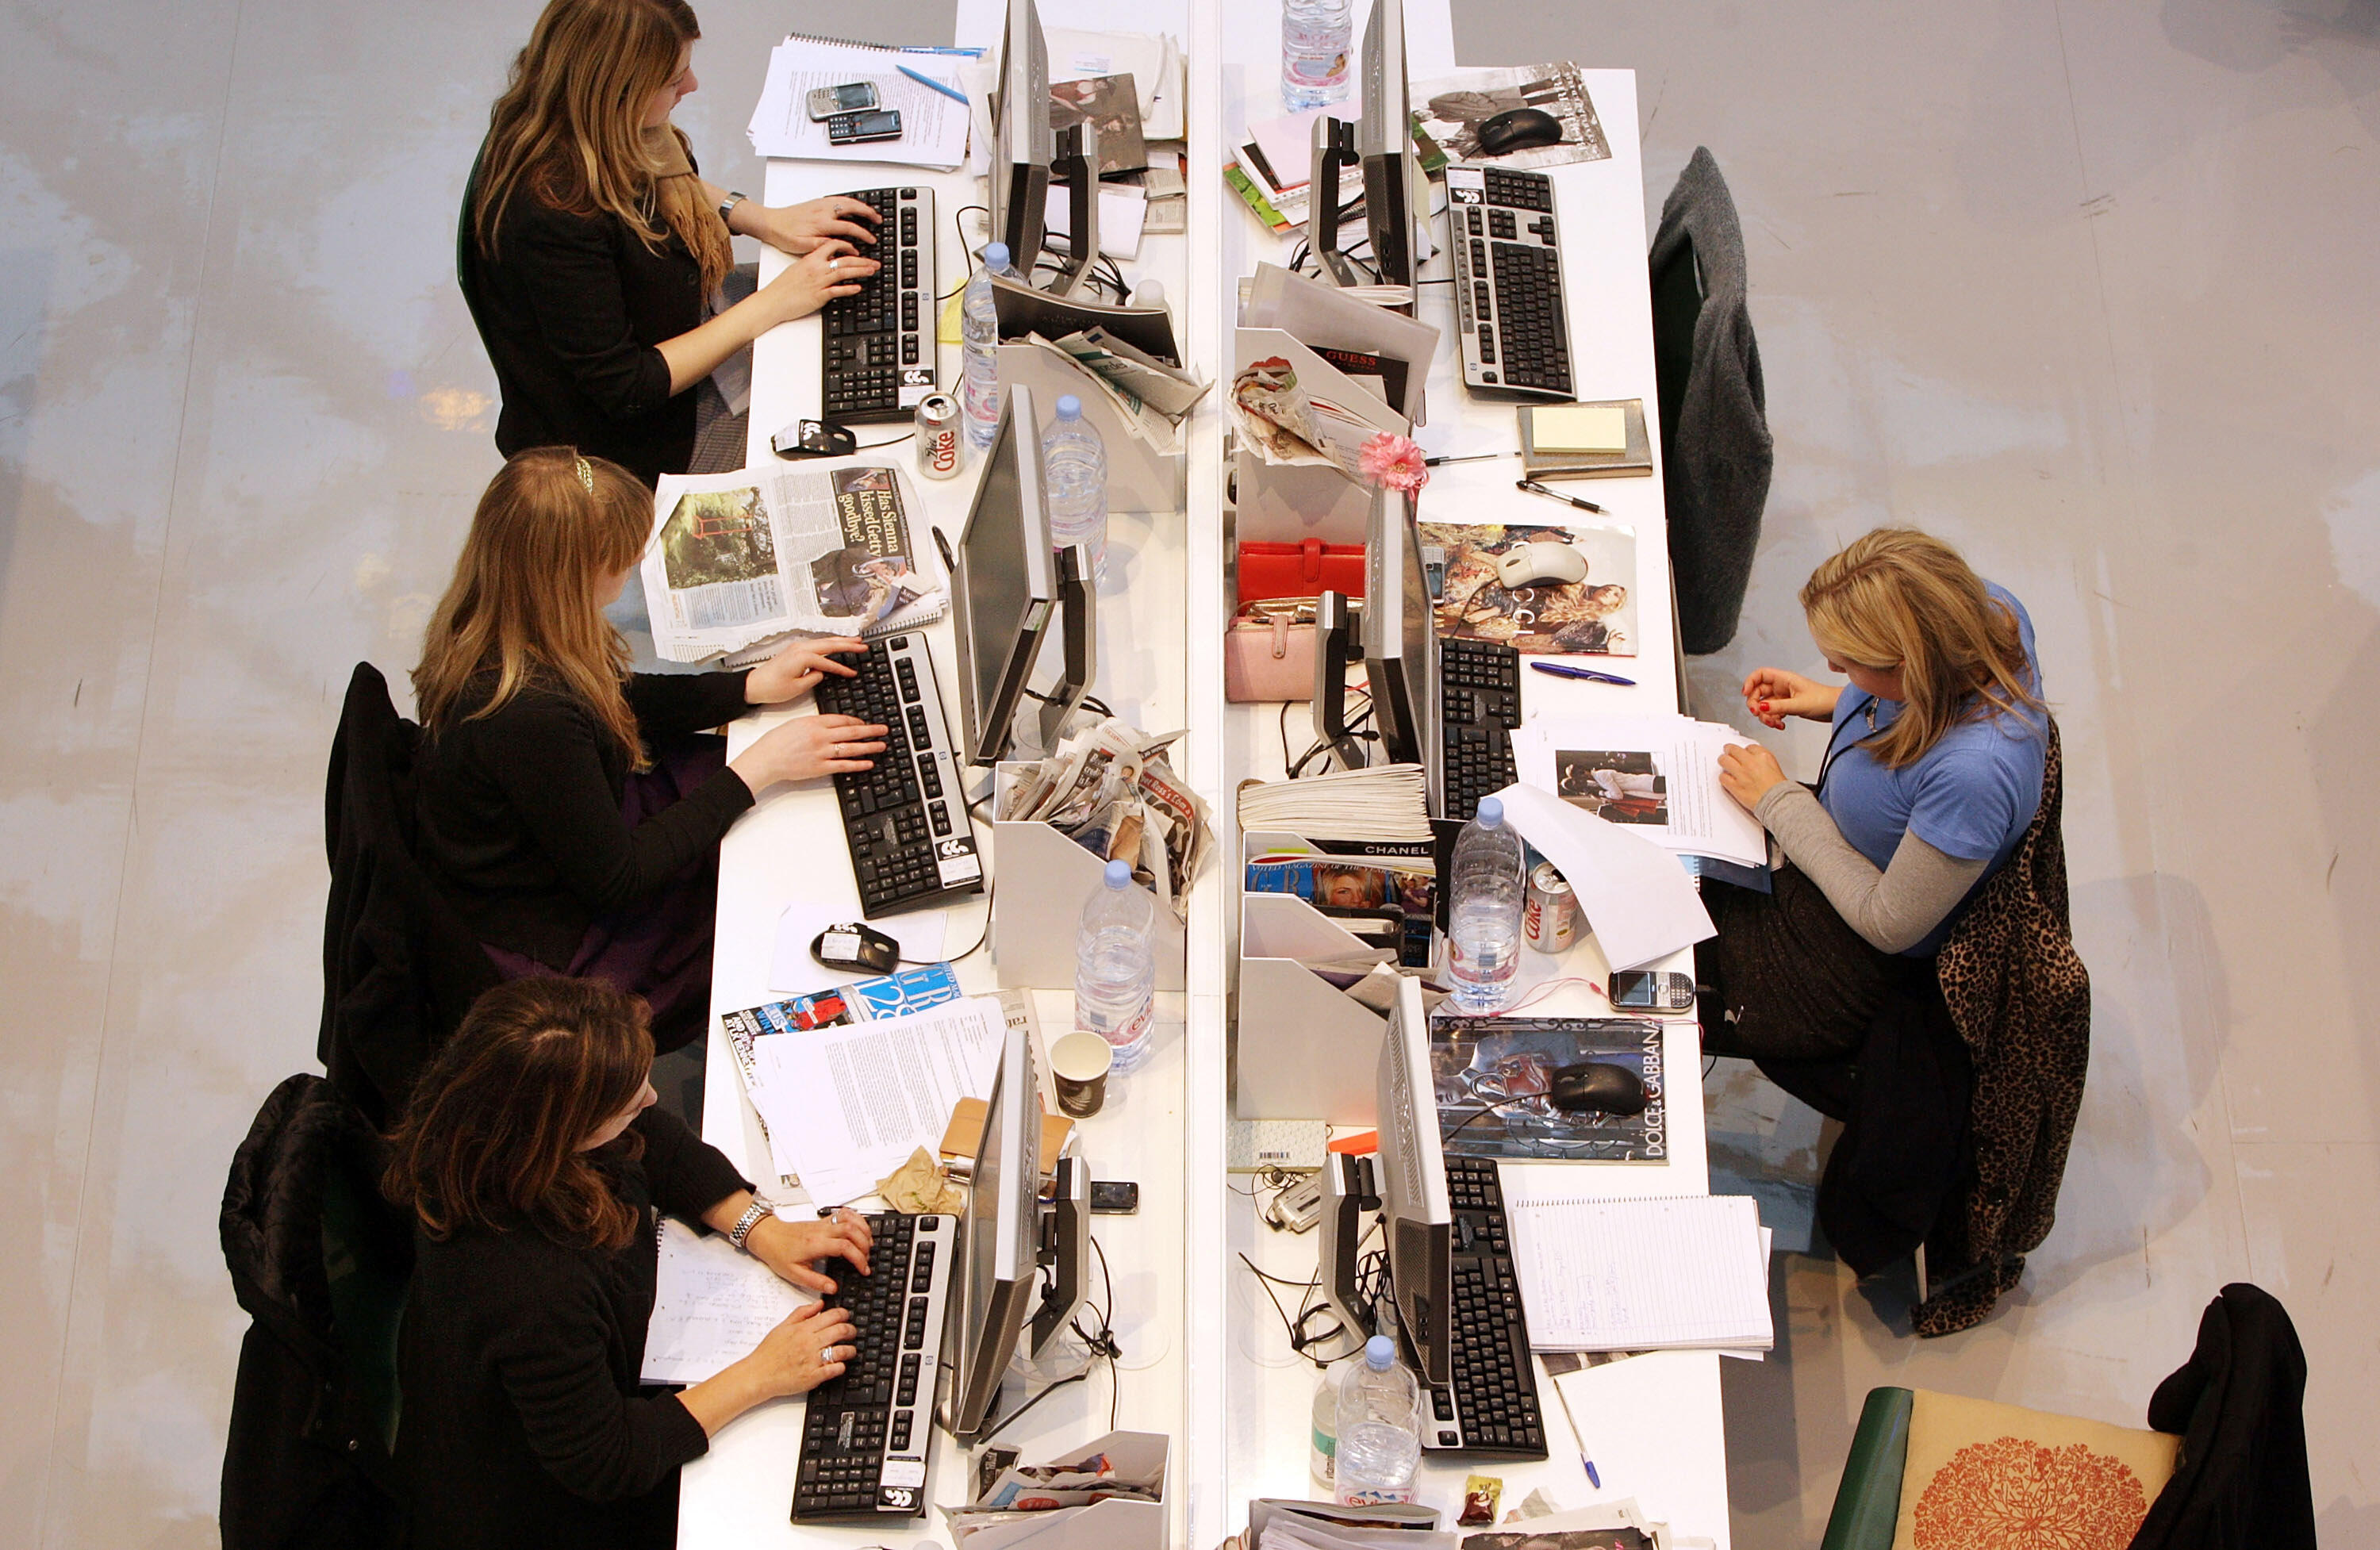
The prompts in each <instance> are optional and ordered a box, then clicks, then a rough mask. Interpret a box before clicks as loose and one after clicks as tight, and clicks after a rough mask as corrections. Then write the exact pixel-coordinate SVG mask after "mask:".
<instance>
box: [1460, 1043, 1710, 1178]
mask: <svg viewBox="0 0 2380 1550" xmlns="http://www.w3.org/2000/svg"><path fill="white" fill-rule="evenodd" d="M1665 1036H1666V1035H1664V1033H1663V1031H1662V1026H1661V1024H1660V1023H1658V1022H1656V1021H1654V1020H1652V1019H1651V1018H1642V1017H1510V1016H1506V1017H1439V1018H1434V1019H1432V1020H1431V1022H1430V1025H1429V1069H1430V1075H1431V1077H1432V1079H1433V1083H1434V1085H1435V1086H1436V1088H1437V1092H1438V1120H1439V1133H1440V1134H1441V1135H1442V1136H1443V1137H1445V1144H1446V1155H1447V1156H1451V1157H1519V1158H1532V1159H1537V1160H1542V1161H1564V1162H1663V1161H1666V1160H1668V1158H1669V1156H1670V1138H1669V1124H1668V1121H1667V1120H1666V1119H1665V1118H1664V1112H1665V1106H1664V1104H1663V1102H1662V1097H1663V1087H1664V1084H1663V1083H1662V1080H1661V1050H1662V1040H1663V1038H1664V1037H1665ZM1582 1060H1595V1061H1601V1062H1604V1063H1607V1064H1610V1065H1615V1066H1625V1067H1626V1068H1627V1069H1628V1070H1630V1071H1632V1072H1635V1073H1636V1074H1637V1075H1638V1076H1639V1077H1641V1078H1643V1080H1644V1083H1645V1092H1646V1094H1647V1095H1649V1096H1650V1099H1651V1101H1650V1102H1648V1103H1646V1104H1645V1112H1643V1113H1642V1114H1634V1115H1621V1114H1564V1113H1562V1112H1561V1111H1560V1109H1557V1108H1554V1107H1553V1105H1552V1104H1551V1103H1549V1102H1548V1101H1547V1099H1546V1097H1545V1094H1546V1091H1547V1089H1548V1087H1549V1086H1550V1085H1551V1083H1552V1079H1553V1072H1554V1069H1555V1068H1556V1067H1558V1066H1567V1065H1574V1064H1576V1063H1578V1062H1579V1061H1582ZM1507 1099H1520V1100H1521V1101H1519V1102H1514V1103H1511V1104H1509V1105H1508V1106H1507V1107H1505V1108H1489V1111H1488V1113H1486V1114H1484V1115H1482V1114H1481V1113H1480V1110H1481V1109H1483V1108H1488V1106H1490V1105H1493V1104H1498V1103H1503V1102H1505V1101H1506V1100H1507Z"/></svg>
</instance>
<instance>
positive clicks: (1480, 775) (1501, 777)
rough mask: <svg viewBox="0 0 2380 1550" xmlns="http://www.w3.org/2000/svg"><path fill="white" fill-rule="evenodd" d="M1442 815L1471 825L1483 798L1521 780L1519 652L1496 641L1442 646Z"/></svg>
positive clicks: (1452, 642) (1446, 642)
mask: <svg viewBox="0 0 2380 1550" xmlns="http://www.w3.org/2000/svg"><path fill="white" fill-rule="evenodd" d="M1438 694H1439V717H1438V728H1439V743H1440V745H1441V753H1442V756H1443V757H1442V761H1441V763H1440V765H1439V770H1440V774H1439V802H1440V807H1441V810H1440V812H1439V817H1444V818H1451V819H1454V820H1456V821H1457V822H1466V823H1467V822H1469V821H1470V819H1471V816H1472V815H1473V814H1474V813H1475V812H1477V811H1478V810H1479V799H1480V798H1481V797H1483V796H1493V795H1495V794H1496V793H1498V792H1500V791H1502V790H1503V789H1504V788H1505V787H1506V786H1509V785H1511V784H1512V782H1513V781H1517V780H1519V779H1520V778H1521V777H1520V773H1519V771H1518V769H1516V768H1515V767H1514V765H1513V763H1512V740H1511V736H1510V734H1511V733H1512V729H1513V728H1515V727H1517V726H1519V725H1520V724H1521V654H1520V653H1519V652H1518V651H1516V650H1514V649H1513V648H1511V647H1509V646H1505V645H1502V644H1501V643H1500V642H1497V641H1492V640H1463V639H1454V638H1450V639H1447V640H1442V641H1440V642H1439V646H1438Z"/></svg>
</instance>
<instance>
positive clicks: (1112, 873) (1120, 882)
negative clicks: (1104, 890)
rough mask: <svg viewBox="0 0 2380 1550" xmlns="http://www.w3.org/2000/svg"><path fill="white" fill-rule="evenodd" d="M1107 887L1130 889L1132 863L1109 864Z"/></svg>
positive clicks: (1114, 862) (1115, 862)
mask: <svg viewBox="0 0 2380 1550" xmlns="http://www.w3.org/2000/svg"><path fill="white" fill-rule="evenodd" d="M1107 885H1108V886H1109V887H1110V888H1130V887H1131V886H1132V863H1131V862H1129V861H1111V862H1109V863H1108V871H1107Z"/></svg>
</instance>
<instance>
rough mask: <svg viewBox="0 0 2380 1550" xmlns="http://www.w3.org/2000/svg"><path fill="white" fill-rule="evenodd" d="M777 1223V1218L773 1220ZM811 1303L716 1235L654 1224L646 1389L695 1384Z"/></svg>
mask: <svg viewBox="0 0 2380 1550" xmlns="http://www.w3.org/2000/svg"><path fill="white" fill-rule="evenodd" d="M780 1215H783V1213H780ZM813 1301H815V1299H813V1298H811V1297H810V1296H808V1295H807V1294H806V1293H804V1292H800V1291H796V1290H795V1289H794V1288H792V1287H791V1286H788V1285H787V1284H786V1283H785V1282H783V1281H782V1280H779V1279H778V1278H777V1276H776V1273H775V1272H774V1271H772V1270H771V1269H770V1268H769V1267H768V1266H767V1265H763V1264H761V1263H760V1262H759V1260H757V1259H754V1258H753V1257H752V1256H751V1255H749V1254H747V1253H744V1252H743V1251H742V1250H741V1249H738V1248H737V1247H735V1245H734V1244H733V1243H730V1242H729V1241H727V1240H726V1239H725V1238H724V1237H722V1236H721V1235H720V1234H718V1233H710V1234H707V1235H698V1234H697V1233H696V1232H695V1230H694V1229H692V1228H689V1227H687V1226H686V1224H685V1223H684V1222H680V1221H675V1220H674V1219H672V1218H670V1217H662V1241H661V1265H660V1273H659V1275H658V1276H657V1278H655V1281H654V1285H653V1316H652V1322H651V1324H650V1325H649V1326H647V1328H646V1330H645V1365H644V1380H645V1381H646V1382H647V1383H700V1382H701V1381H702V1380H703V1379H705V1378H708V1377H714V1376H716V1375H717V1374H719V1372H720V1370H721V1369H722V1368H724V1367H726V1366H727V1365H728V1364H729V1363H730V1362H740V1361H742V1360H743V1359H744V1358H745V1357H747V1356H749V1355H751V1354H752V1352H753V1350H755V1349H756V1348H757V1347H758V1346H759V1344H760V1341H761V1339H762V1338H763V1337H765V1336H766V1335H767V1334H768V1333H769V1331H770V1330H771V1329H774V1328H775V1327H776V1326H778V1325H780V1324H783V1322H784V1321H785V1317H786V1315H788V1314H791V1313H792V1312H793V1311H794V1310H795V1309H796V1308H798V1307H800V1306H801V1305H802V1304H803V1303H805V1302H813Z"/></svg>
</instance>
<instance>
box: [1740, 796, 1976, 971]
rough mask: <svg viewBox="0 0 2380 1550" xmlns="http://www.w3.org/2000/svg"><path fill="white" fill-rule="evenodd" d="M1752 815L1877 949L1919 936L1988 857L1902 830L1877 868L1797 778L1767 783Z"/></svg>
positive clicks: (1896, 948)
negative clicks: (1965, 856) (1969, 857)
mask: <svg viewBox="0 0 2380 1550" xmlns="http://www.w3.org/2000/svg"><path fill="white" fill-rule="evenodd" d="M1753 816H1754V817H1756V818H1758V819H1759V820H1760V824H1761V827H1762V828H1764V829H1767V830H1768V832H1769V833H1771V834H1773V835H1775V836H1776V837H1777V842H1778V844H1779V845H1780V846H1782V847H1783V848H1784V851H1785V854H1786V855H1787V856H1789V857H1790V858H1791V860H1792V863H1793V865H1794V866H1799V867H1800V868H1801V869H1802V870H1803V873H1805V874H1806V875H1807V876H1808V877H1809V879H1810V880H1811V881H1812V882H1814V883H1816V884H1817V885H1818V891H1819V892H1821V893H1824V894H1825V895H1826V896H1827V902H1828V903H1830V904H1832V905H1834V907H1835V912H1836V913H1837V914H1840V915H1841V916H1842V917H1843V920H1844V922H1845V924H1847V925H1849V926H1851V928H1852V930H1854V931H1856V932H1858V933H1859V934H1860V938H1861V939H1862V940H1863V941H1864V942H1866V943H1867V944H1868V945H1869V946H1870V947H1873V948H1875V949H1876V951H1879V952H1905V951H1908V950H1909V949H1911V948H1913V947H1915V946H1916V945H1917V944H1918V943H1919V942H1922V941H1924V940H1925V938H1926V937H1927V936H1928V935H1930V934H1931V933H1932V932H1933V930H1934V928H1935V927H1936V926H1939V925H1941V924H1942V922H1943V921H1944V920H1945V919H1946V918H1948V917H1949V914H1950V912H1951V911H1952V910H1954V909H1957V908H1958V907H1959V902H1960V901H1961V900H1963V899H1964V898H1966V897H1967V894H1968V892H1969V890H1972V889H1973V887H1974V886H1975V882H1976V880H1977V879H1978V878H1981V877H1982V876H1983V875H1984V870H1985V867H1987V866H1990V864H1991V863H1990V859H1989V858H1988V857H1984V858H1979V859H1977V860H1974V861H1962V860H1961V859H1960V858H1959V857H1957V856H1954V855H1949V854H1944V853H1943V852H1941V851H1938V850H1936V849H1935V848H1934V847H1933V846H1931V845H1929V844H1927V843H1926V842H1925V841H1923V840H1920V839H1919V838H1918V837H1917V836H1916V835H1915V834H1903V835H1902V836H1901V837H1900V845H1899V846H1898V847H1897V848H1896V849H1895V850H1894V851H1893V853H1892V864H1891V865H1890V866H1887V867H1886V868H1884V869H1883V870H1882V871H1878V870H1877V869H1876V864H1875V863H1874V862H1872V861H1870V860H1868V858H1867V857H1865V856H1864V855H1862V854H1860V853H1859V852H1858V851H1857V850H1855V849H1853V848H1852V843H1851V842H1850V841H1848V840H1846V839H1844V838H1843V835H1842V830H1840V829H1837V828H1836V827H1835V820H1834V819H1833V818H1832V817H1829V816H1828V812H1827V809H1826V807H1825V806H1824V805H1821V804H1820V803H1819V801H1818V798H1817V795H1816V793H1814V792H1812V791H1811V790H1810V788H1809V787H1807V786H1805V785H1803V784H1802V783H1801V782H1799V781H1779V783H1778V784H1776V785H1774V786H1771V787H1769V788H1768V790H1767V793H1764V794H1763V795H1762V796H1761V798H1760V803H1759V805H1757V806H1756V807H1755V808H1754V809H1753Z"/></svg>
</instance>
